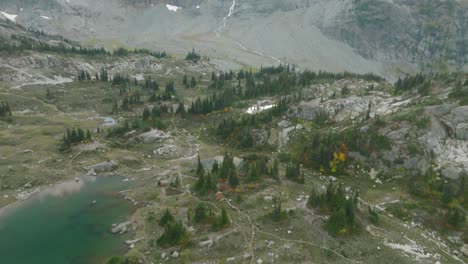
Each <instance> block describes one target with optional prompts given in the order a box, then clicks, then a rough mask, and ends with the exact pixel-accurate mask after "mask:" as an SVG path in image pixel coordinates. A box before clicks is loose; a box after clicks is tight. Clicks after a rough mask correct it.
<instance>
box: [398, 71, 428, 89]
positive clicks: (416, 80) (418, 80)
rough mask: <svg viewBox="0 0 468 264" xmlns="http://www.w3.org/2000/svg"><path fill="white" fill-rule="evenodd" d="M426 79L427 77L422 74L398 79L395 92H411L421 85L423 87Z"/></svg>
mask: <svg viewBox="0 0 468 264" xmlns="http://www.w3.org/2000/svg"><path fill="white" fill-rule="evenodd" d="M426 79H427V75H425V74H423V73H418V74H415V75H407V76H405V77H403V78H401V77H399V78H398V80H397V81H396V83H395V91H396V92H397V93H399V92H405V91H410V90H413V89H415V88H418V87H419V86H421V85H424V83H426Z"/></svg>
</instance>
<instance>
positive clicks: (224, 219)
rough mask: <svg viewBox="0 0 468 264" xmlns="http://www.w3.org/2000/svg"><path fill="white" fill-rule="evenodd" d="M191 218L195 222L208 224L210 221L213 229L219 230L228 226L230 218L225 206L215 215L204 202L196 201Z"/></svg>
mask: <svg viewBox="0 0 468 264" xmlns="http://www.w3.org/2000/svg"><path fill="white" fill-rule="evenodd" d="M191 220H192V221H193V222H194V223H195V224H208V223H211V225H212V228H213V230H215V231H219V230H221V229H223V228H226V227H228V226H229V225H230V224H231V220H230V218H229V215H228V213H227V210H226V208H224V207H223V208H222V209H221V213H220V214H219V215H215V214H214V213H213V210H212V208H211V207H209V206H208V205H207V204H205V203H198V204H197V206H196V207H195V210H194V213H193V217H191Z"/></svg>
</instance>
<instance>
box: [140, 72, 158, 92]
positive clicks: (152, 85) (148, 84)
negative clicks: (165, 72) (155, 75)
mask: <svg viewBox="0 0 468 264" xmlns="http://www.w3.org/2000/svg"><path fill="white" fill-rule="evenodd" d="M144 88H145V89H147V90H151V91H153V92H154V91H158V90H159V84H158V83H157V82H156V81H154V80H152V79H151V76H149V77H146V78H145V86H144Z"/></svg>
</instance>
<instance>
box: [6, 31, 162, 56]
mask: <svg viewBox="0 0 468 264" xmlns="http://www.w3.org/2000/svg"><path fill="white" fill-rule="evenodd" d="M30 32H32V33H33V35H35V36H36V37H38V39H34V38H31V37H28V36H23V35H17V34H12V35H11V36H10V38H11V39H12V40H13V41H14V42H13V43H12V42H11V41H5V40H1V39H0V50H3V51H9V52H16V51H25V50H34V51H40V52H54V53H60V54H76V55H82V56H89V57H93V56H127V55H132V54H143V55H150V56H152V57H155V58H166V57H168V56H167V54H166V52H165V51H163V52H154V51H150V50H147V49H134V50H128V49H124V48H119V49H117V50H115V51H114V52H109V51H106V50H105V49H104V48H94V47H87V48H86V47H82V46H81V45H80V44H79V43H77V42H75V41H72V40H69V39H66V38H63V37H61V36H55V35H48V34H45V33H43V32H40V31H30ZM48 39H55V40H59V41H60V43H58V44H50V42H49V41H48Z"/></svg>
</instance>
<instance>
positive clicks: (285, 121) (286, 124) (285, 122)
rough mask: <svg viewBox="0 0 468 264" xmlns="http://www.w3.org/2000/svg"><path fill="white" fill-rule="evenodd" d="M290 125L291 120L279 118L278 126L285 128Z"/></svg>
mask: <svg viewBox="0 0 468 264" xmlns="http://www.w3.org/2000/svg"><path fill="white" fill-rule="evenodd" d="M291 125H292V124H291V122H289V121H288V120H281V121H280V122H278V127H279V128H287V127H290V126H291Z"/></svg>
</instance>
